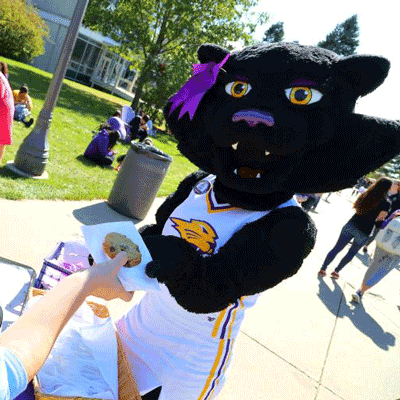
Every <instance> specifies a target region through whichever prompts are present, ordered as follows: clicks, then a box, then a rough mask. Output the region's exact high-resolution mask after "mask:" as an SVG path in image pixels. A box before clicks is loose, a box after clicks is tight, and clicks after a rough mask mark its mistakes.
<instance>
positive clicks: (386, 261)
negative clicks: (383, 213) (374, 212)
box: [352, 210, 400, 303]
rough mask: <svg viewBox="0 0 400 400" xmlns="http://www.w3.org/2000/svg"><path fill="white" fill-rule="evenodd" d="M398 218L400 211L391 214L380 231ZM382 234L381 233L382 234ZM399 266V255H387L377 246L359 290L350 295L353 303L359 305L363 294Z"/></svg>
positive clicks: (387, 253) (386, 252)
mask: <svg viewBox="0 0 400 400" xmlns="http://www.w3.org/2000/svg"><path fill="white" fill-rule="evenodd" d="M398 217H400V210H396V211H395V212H393V213H392V214H391V215H390V217H389V218H388V219H386V220H385V221H384V222H383V224H382V227H381V229H384V228H385V227H386V226H387V225H389V224H390V221H391V220H392V219H394V218H398ZM382 233H383V232H382ZM399 264H400V255H399V254H394V253H389V252H388V251H386V250H384V249H382V248H380V247H379V246H378V245H377V246H376V247H375V252H374V257H373V259H372V262H371V264H370V266H369V267H368V269H367V271H366V272H365V275H364V278H363V280H362V282H361V286H360V288H359V289H358V290H357V292H356V293H354V294H353V295H352V300H353V301H354V302H355V303H360V301H361V299H362V296H363V294H364V293H365V292H366V291H367V290H369V289H371V288H372V287H373V286H375V285H376V284H377V283H378V282H380V281H381V280H382V279H383V278H384V277H385V276H386V275H387V274H388V273H389V272H390V271H392V270H393V269H394V268H395V267H397V266H398V265H399Z"/></svg>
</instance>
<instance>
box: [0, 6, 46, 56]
mask: <svg viewBox="0 0 400 400" xmlns="http://www.w3.org/2000/svg"><path fill="white" fill-rule="evenodd" d="M48 35H49V31H48V27H47V25H46V24H45V22H44V21H43V20H42V19H41V18H40V16H39V14H38V13H37V11H36V9H35V8H34V7H33V6H32V5H31V4H26V3H25V0H0V55H2V56H4V57H9V58H13V59H16V60H20V61H31V60H32V59H33V58H35V57H37V56H40V55H41V54H43V53H44V40H45V38H47V37H48Z"/></svg>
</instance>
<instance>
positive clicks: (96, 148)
mask: <svg viewBox="0 0 400 400" xmlns="http://www.w3.org/2000/svg"><path fill="white" fill-rule="evenodd" d="M109 145H110V141H109V139H108V133H107V131H106V130H105V129H102V130H101V131H100V132H99V133H98V134H97V135H96V136H95V137H94V138H93V139H92V141H91V142H90V143H89V146H88V147H87V149H86V151H85V154H84V156H85V157H87V156H95V157H97V156H101V157H106V156H111V155H112V152H111V151H108V146H109Z"/></svg>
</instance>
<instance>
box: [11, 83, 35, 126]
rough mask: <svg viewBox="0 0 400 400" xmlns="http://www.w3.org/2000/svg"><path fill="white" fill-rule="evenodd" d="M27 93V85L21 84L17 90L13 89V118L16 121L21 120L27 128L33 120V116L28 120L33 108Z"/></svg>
mask: <svg viewBox="0 0 400 400" xmlns="http://www.w3.org/2000/svg"><path fill="white" fill-rule="evenodd" d="M28 93H29V89H28V86H27V85H22V86H21V88H20V89H19V90H13V96H14V105H15V112H14V119H15V120H16V121H22V122H23V123H24V125H25V126H26V127H27V128H29V127H30V126H31V125H32V124H33V122H34V119H33V118H30V119H29V120H28V117H29V116H30V115H31V111H32V108H33V105H32V99H31V98H30V96H29V94H28Z"/></svg>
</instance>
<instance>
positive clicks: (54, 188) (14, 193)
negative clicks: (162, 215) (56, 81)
mask: <svg viewBox="0 0 400 400" xmlns="http://www.w3.org/2000/svg"><path fill="white" fill-rule="evenodd" d="M2 60H4V61H6V62H7V64H8V66H9V73H10V77H9V80H10V84H11V87H12V88H13V89H18V88H19V87H20V86H21V85H22V84H24V83H26V84H27V85H28V87H29V90H30V93H29V94H30V96H31V97H32V101H33V106H34V108H33V111H32V115H33V117H34V118H35V120H37V117H38V114H39V112H40V110H41V108H42V106H43V103H44V99H45V97H46V93H47V89H48V87H49V84H50V80H51V76H52V75H51V74H49V73H47V72H44V71H41V70H39V69H37V68H34V67H32V66H29V65H25V64H22V63H19V62H16V61H12V60H8V59H2ZM125 104H129V103H128V102H127V101H126V100H124V99H121V98H118V97H115V96H112V95H109V94H107V93H103V92H101V91H98V90H95V89H93V88H90V87H87V86H84V85H81V84H78V83H76V82H72V81H69V80H64V84H63V87H62V89H61V92H60V96H59V98H58V102H57V106H56V108H55V110H54V114H53V120H52V122H51V126H50V133H49V146H50V153H49V154H50V156H49V161H48V164H47V166H46V171H47V172H48V174H49V179H47V180H37V179H25V178H21V177H17V176H15V175H14V174H12V173H11V172H10V171H9V170H8V169H7V168H6V167H5V164H6V163H7V162H8V161H12V160H14V158H15V154H16V152H17V151H18V148H19V147H20V145H21V143H22V141H23V140H24V138H25V137H26V136H27V135H28V134H29V132H30V131H31V130H32V129H33V126H32V127H31V128H29V129H27V128H26V127H25V126H24V125H23V124H22V123H19V122H15V124H14V129H13V145H12V146H7V147H6V153H5V156H4V158H3V162H2V165H1V167H0V198H5V199H13V200H16V199H46V200H54V199H59V200H94V199H106V198H108V195H109V193H110V190H111V188H112V185H113V183H114V180H115V178H116V176H117V172H116V171H114V170H112V169H106V168H101V167H98V166H96V165H94V164H92V163H91V162H89V161H86V160H85V159H83V157H82V155H83V153H84V151H85V149H86V147H87V145H88V143H89V142H90V140H91V139H92V136H93V133H92V132H93V131H95V130H96V129H97V128H98V127H99V125H100V124H101V123H103V122H106V121H107V119H108V118H109V116H110V115H112V114H113V113H114V112H115V110H116V109H117V108H121V107H122V106H123V105H125ZM152 139H153V142H154V145H155V146H156V147H158V148H159V149H161V150H163V151H164V152H166V153H167V154H169V155H171V156H172V157H173V159H174V161H173V162H172V164H171V166H170V169H169V171H168V174H167V176H166V178H165V180H164V182H163V184H162V186H161V188H160V190H159V192H158V194H157V196H167V195H168V194H170V193H172V192H173V191H174V190H175V189H176V187H177V185H178V184H179V182H180V181H181V180H182V179H183V178H184V177H185V176H186V175H187V174H189V173H190V172H192V171H195V170H196V167H195V166H194V165H193V164H191V163H190V162H189V161H188V160H187V159H186V158H185V157H183V156H182V155H181V154H180V152H179V151H178V149H177V143H176V141H175V139H174V138H172V137H170V136H168V135H160V134H159V135H158V136H157V137H155V138H152ZM115 150H116V151H117V152H118V155H120V154H125V153H126V152H127V151H128V150H129V145H122V144H118V145H117V146H116V148H115ZM115 164H116V163H114V165H115Z"/></svg>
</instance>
